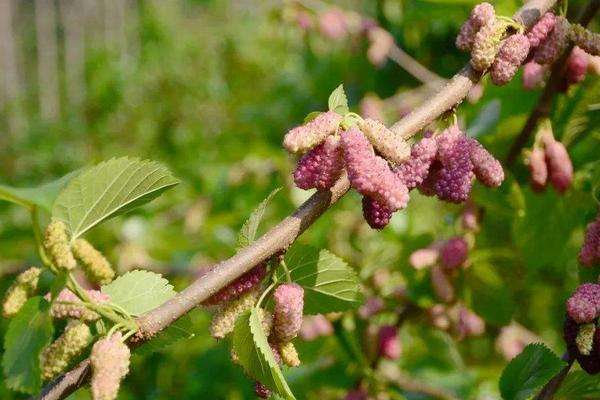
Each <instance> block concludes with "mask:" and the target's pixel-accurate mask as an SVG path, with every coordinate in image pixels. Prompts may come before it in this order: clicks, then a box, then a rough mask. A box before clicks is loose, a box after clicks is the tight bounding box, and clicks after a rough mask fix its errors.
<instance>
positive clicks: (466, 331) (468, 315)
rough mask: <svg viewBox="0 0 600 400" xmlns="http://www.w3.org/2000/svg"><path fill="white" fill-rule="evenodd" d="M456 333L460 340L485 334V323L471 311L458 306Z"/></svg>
mask: <svg viewBox="0 0 600 400" xmlns="http://www.w3.org/2000/svg"><path fill="white" fill-rule="evenodd" d="M457 331H458V337H459V338H460V339H464V338H467V337H471V336H479V335H481V334H483V333H484V332H485V322H484V321H483V319H481V317H480V316H479V315H477V314H475V313H474V312H473V311H471V310H469V309H468V308H466V307H464V306H460V309H459V311H458V323H457Z"/></svg>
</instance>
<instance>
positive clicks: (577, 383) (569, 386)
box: [554, 371, 600, 400]
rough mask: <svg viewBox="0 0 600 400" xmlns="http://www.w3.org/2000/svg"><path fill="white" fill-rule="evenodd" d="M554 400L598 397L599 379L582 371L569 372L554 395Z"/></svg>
mask: <svg viewBox="0 0 600 400" xmlns="http://www.w3.org/2000/svg"><path fill="white" fill-rule="evenodd" d="M554 398H555V399H556V400H591V399H600V379H598V377H597V376H594V375H588V374H587V373H585V372H584V371H575V372H571V373H570V374H569V375H567V377H566V378H565V380H564V381H563V383H562V385H560V389H558V392H557V393H556V394H555V395H554Z"/></svg>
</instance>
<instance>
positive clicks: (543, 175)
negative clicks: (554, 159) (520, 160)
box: [528, 147, 548, 192]
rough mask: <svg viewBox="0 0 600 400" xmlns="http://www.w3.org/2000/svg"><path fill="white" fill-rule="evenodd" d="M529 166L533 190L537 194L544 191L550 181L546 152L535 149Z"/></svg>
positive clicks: (530, 156)
mask: <svg viewBox="0 0 600 400" xmlns="http://www.w3.org/2000/svg"><path fill="white" fill-rule="evenodd" d="M528 164H529V172H530V174H531V176H530V179H531V188H532V189H533V190H534V191H536V192H540V191H542V190H544V189H545V188H546V183H547V181H548V167H547V165H546V154H545V153H544V150H543V149H542V148H540V147H534V148H533V150H531V154H530V155H529V160H528Z"/></svg>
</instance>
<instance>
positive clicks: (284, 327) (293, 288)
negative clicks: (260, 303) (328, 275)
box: [273, 283, 304, 343]
mask: <svg viewBox="0 0 600 400" xmlns="http://www.w3.org/2000/svg"><path fill="white" fill-rule="evenodd" d="M273 299H274V301H275V306H274V311H273V331H274V334H275V339H276V340H277V341H278V342H280V343H281V342H283V343H285V342H289V341H291V340H292V339H294V338H295V337H296V336H298V332H300V327H301V326H302V311H303V309H304V289H303V288H302V286H300V285H298V284H296V283H284V284H282V285H279V286H278V287H277V289H275V293H274V294H273Z"/></svg>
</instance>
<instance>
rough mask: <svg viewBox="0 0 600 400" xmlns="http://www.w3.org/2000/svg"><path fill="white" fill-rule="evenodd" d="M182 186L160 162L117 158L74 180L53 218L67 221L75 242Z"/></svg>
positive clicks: (67, 188) (65, 191)
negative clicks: (97, 228) (87, 233)
mask: <svg viewBox="0 0 600 400" xmlns="http://www.w3.org/2000/svg"><path fill="white" fill-rule="evenodd" d="M178 183H179V181H177V179H175V178H174V177H173V175H172V174H171V172H169V170H168V169H167V168H166V167H164V166H163V165H161V164H159V163H157V162H154V161H148V160H139V159H137V158H128V157H122V158H113V159H111V160H108V161H104V162H102V163H100V164H98V165H96V166H94V167H90V168H87V169H85V170H84V171H83V172H81V173H80V174H79V175H78V176H77V177H76V178H74V179H72V180H71V181H70V182H69V184H68V185H67V187H66V188H65V189H64V190H63V191H62V192H60V194H59V195H58V198H57V199H56V202H55V203H54V207H53V208H52V215H53V216H54V217H56V218H58V219H60V220H62V221H64V222H65V224H66V225H67V228H68V229H69V231H70V232H71V238H72V240H75V239H76V238H77V237H79V236H81V235H82V234H83V233H85V232H86V231H87V230H89V229H91V228H93V227H94V226H95V225H97V224H99V223H100V222H102V221H104V220H106V219H108V218H111V217H114V216H115V215H118V214H122V213H124V212H127V211H129V210H131V209H133V208H135V207H138V206H140V205H142V204H144V203H147V202H149V201H150V200H152V199H154V198H156V197H158V196H159V195H160V194H161V193H162V192H164V191H165V190H167V189H169V188H171V187H173V186H175V185H176V184H178Z"/></svg>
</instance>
